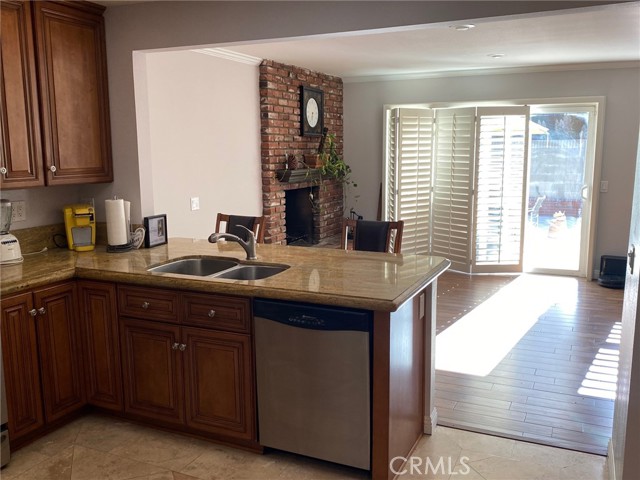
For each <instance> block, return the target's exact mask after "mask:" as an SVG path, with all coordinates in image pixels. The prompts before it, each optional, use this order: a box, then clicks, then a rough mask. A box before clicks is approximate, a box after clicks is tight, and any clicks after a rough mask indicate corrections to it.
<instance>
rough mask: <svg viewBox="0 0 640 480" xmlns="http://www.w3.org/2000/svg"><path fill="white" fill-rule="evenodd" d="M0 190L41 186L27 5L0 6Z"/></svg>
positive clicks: (6, 2)
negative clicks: (0, 37) (0, 133)
mask: <svg viewBox="0 0 640 480" xmlns="http://www.w3.org/2000/svg"><path fill="white" fill-rule="evenodd" d="M0 31H1V32H2V41H1V42H0V52H1V53H2V56H1V57H0V58H1V61H0V114H1V115H0V118H1V120H0V126H1V127H2V128H1V130H2V147H1V148H0V156H1V158H0V160H1V161H0V169H1V170H0V172H1V174H0V187H2V188H23V187H33V186H39V185H44V176H43V173H42V149H41V139H40V119H39V110H38V97H37V86H36V63H35V52H34V46H33V28H32V26H31V10H30V8H29V2H16V1H10V0H3V1H2V2H1V3H0Z"/></svg>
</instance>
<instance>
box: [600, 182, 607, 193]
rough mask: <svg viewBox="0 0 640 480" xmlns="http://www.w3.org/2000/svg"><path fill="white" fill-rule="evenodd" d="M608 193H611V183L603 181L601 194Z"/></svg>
mask: <svg viewBox="0 0 640 480" xmlns="http://www.w3.org/2000/svg"><path fill="white" fill-rule="evenodd" d="M608 191H609V181H608V180H602V181H601V182H600V192H602V193H607V192H608Z"/></svg>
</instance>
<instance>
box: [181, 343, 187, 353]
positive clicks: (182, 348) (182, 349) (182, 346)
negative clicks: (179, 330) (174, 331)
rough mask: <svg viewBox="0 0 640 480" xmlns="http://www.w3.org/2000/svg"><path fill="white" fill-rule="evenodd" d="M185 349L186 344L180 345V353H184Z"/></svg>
mask: <svg viewBox="0 0 640 480" xmlns="http://www.w3.org/2000/svg"><path fill="white" fill-rule="evenodd" d="M185 348H187V345H186V344H184V343H182V344H180V351H181V352H184V350H185Z"/></svg>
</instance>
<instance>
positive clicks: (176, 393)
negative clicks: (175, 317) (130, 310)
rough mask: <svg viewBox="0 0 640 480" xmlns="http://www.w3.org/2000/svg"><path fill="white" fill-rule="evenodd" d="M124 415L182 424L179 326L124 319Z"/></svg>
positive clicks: (122, 333)
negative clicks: (128, 414) (125, 413)
mask: <svg viewBox="0 0 640 480" xmlns="http://www.w3.org/2000/svg"><path fill="white" fill-rule="evenodd" d="M120 327H121V329H120V330H121V331H120V334H121V347H122V368H123V377H124V405H125V407H124V409H125V412H127V413H131V414H134V415H138V416H141V417H146V418H150V419H153V420H161V421H164V422H168V423H174V424H180V425H181V424H183V423H184V408H183V403H182V402H183V393H182V390H183V388H182V383H183V382H182V354H181V352H180V350H179V345H180V343H179V342H178V339H179V336H180V327H178V326H177V325H170V324H164V323H157V322H149V321H145V320H133V319H129V318H124V319H121V323H120Z"/></svg>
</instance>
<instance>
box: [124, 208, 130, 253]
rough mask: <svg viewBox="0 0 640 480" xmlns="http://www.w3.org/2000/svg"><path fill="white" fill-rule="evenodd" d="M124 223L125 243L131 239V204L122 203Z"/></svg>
mask: <svg viewBox="0 0 640 480" xmlns="http://www.w3.org/2000/svg"><path fill="white" fill-rule="evenodd" d="M124 223H125V224H126V225H127V243H129V240H130V239H131V202H127V201H126V200H125V201H124Z"/></svg>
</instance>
